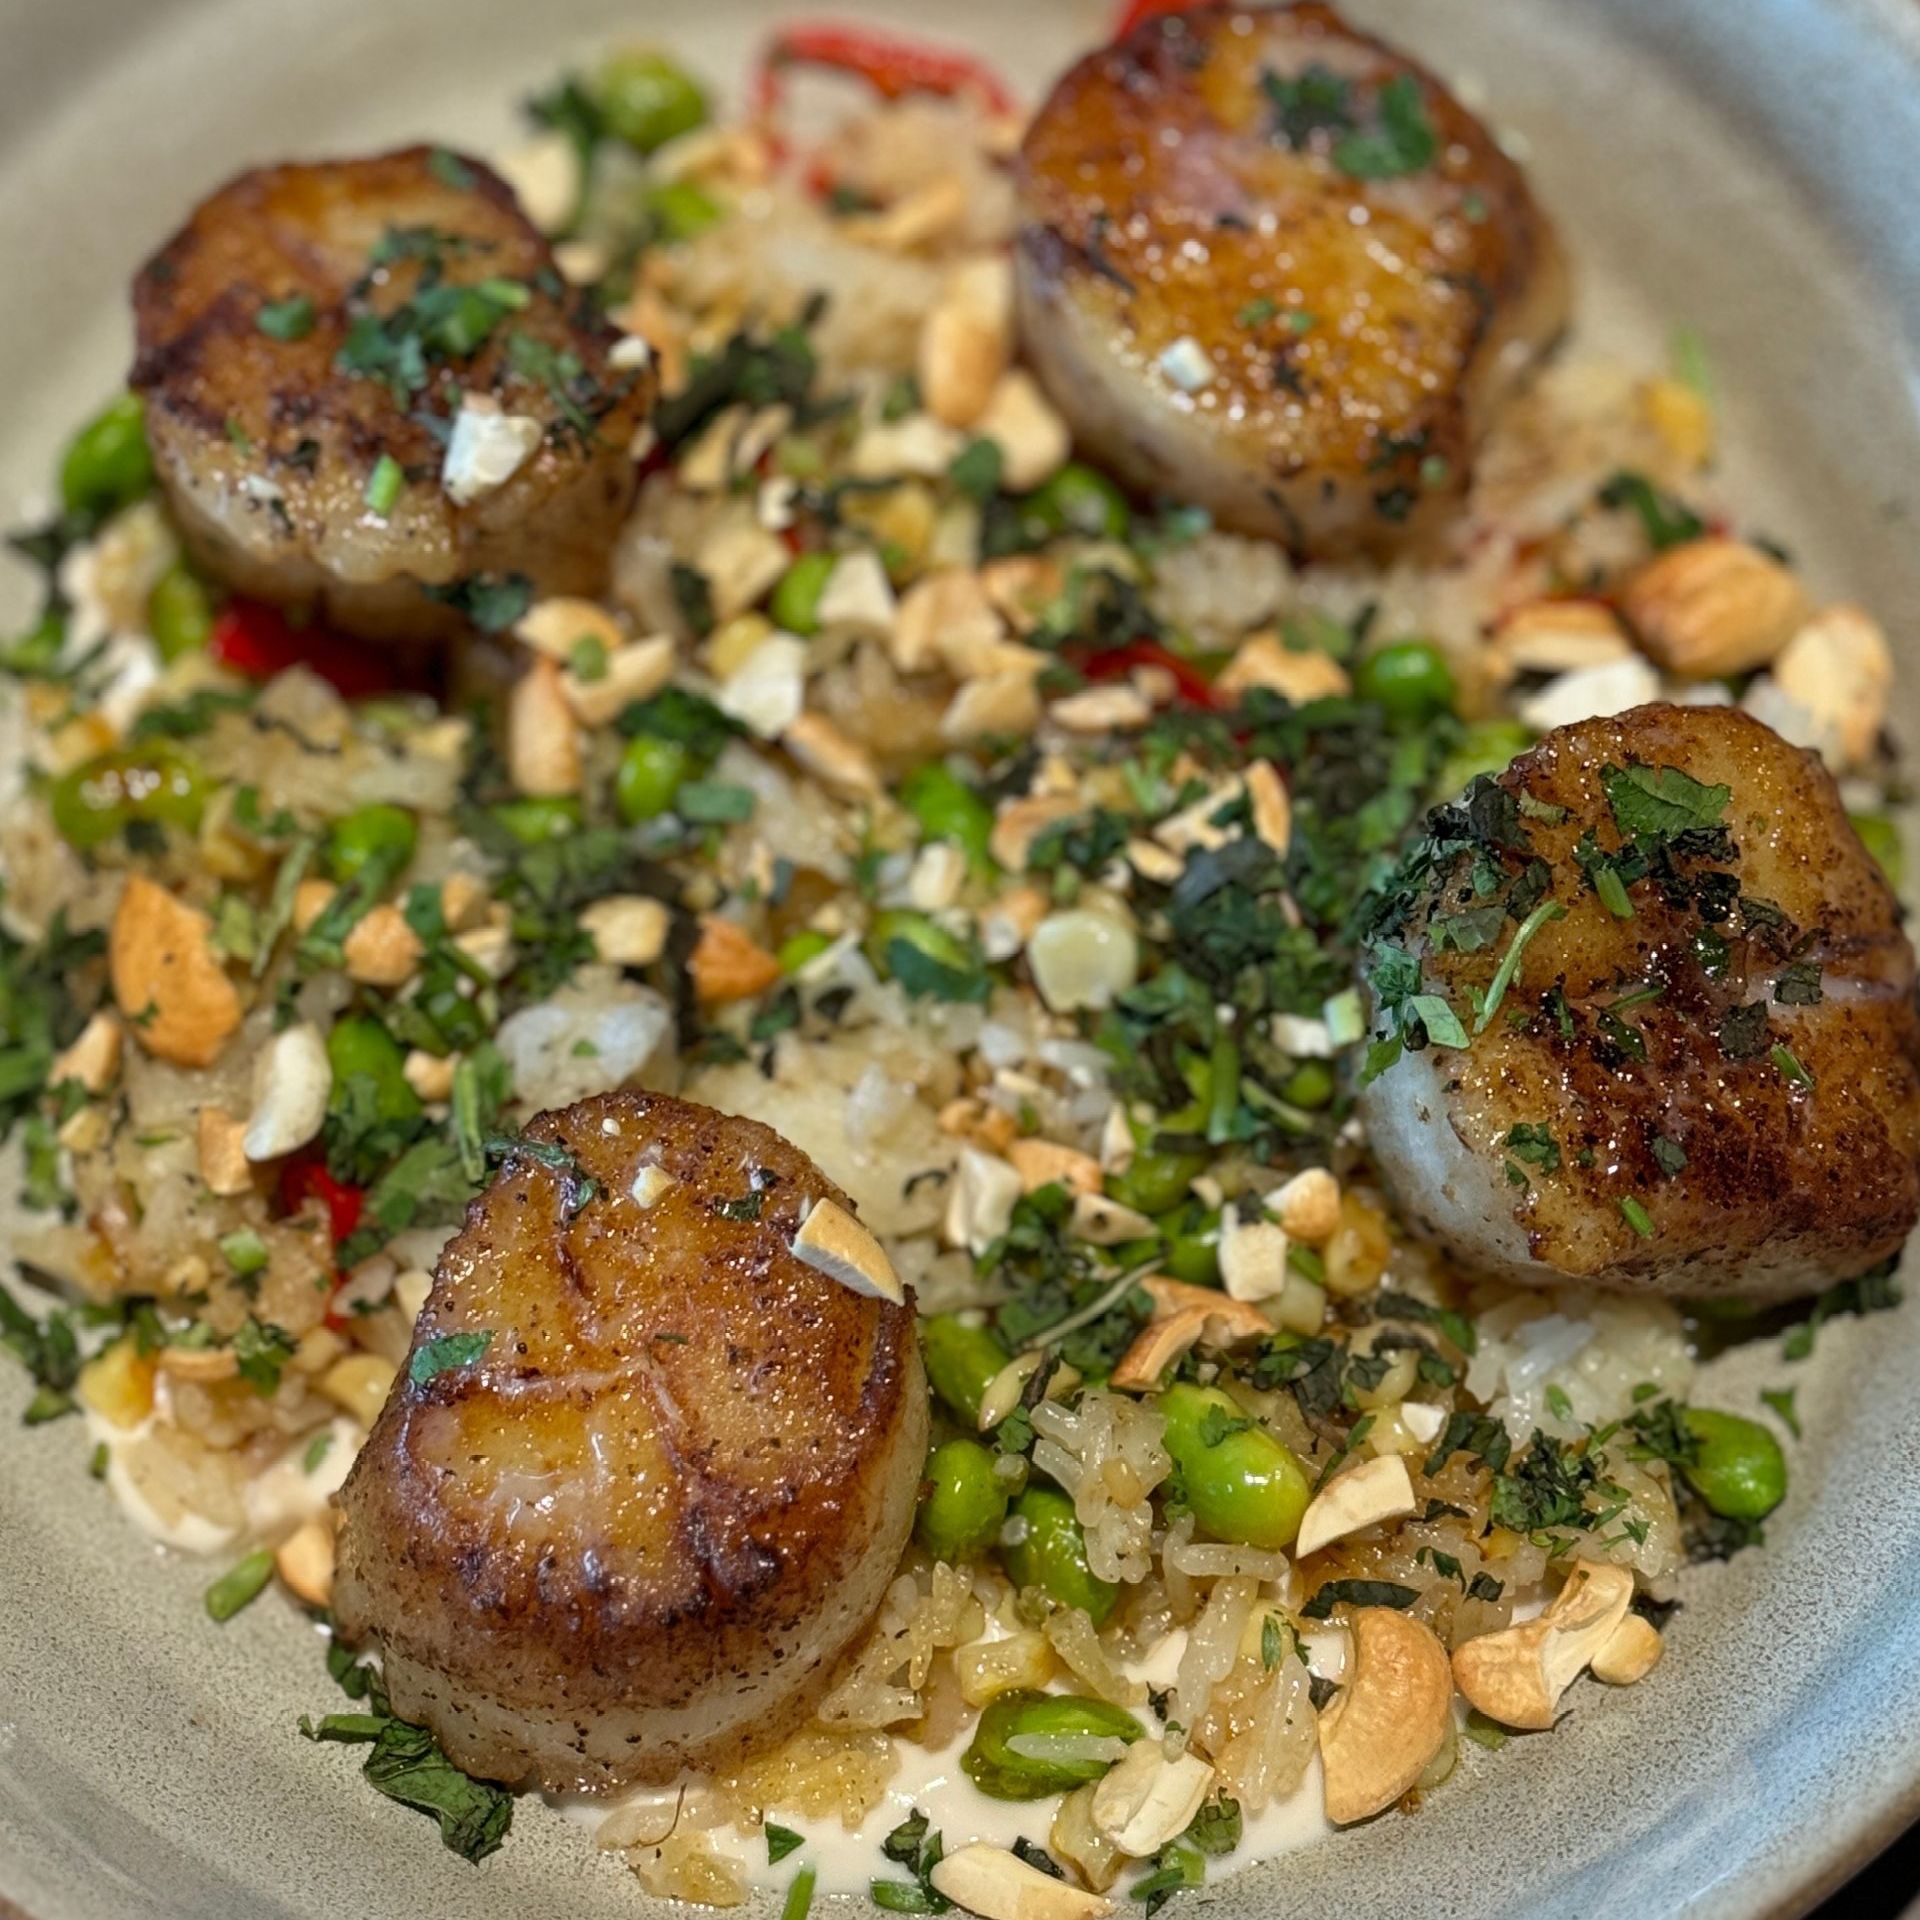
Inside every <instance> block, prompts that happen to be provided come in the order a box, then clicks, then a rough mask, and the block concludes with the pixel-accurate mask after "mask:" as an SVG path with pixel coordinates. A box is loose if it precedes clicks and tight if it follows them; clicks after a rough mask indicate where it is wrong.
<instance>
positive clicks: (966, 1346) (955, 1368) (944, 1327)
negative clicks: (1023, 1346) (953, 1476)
mask: <svg viewBox="0 0 1920 1920" xmlns="http://www.w3.org/2000/svg"><path fill="white" fill-rule="evenodd" d="M920 1351H921V1354H922V1355H923V1356H924V1358H925V1360H926V1363H927V1381H928V1384H929V1385H930V1386H931V1387H932V1388H933V1390H934V1392H935V1393H937V1394H938V1395H939V1396H940V1398H941V1399H942V1400H944V1401H945V1402H946V1403H947V1405H948V1406H949V1407H951V1408H952V1409H953V1411H954V1412H955V1413H956V1414H958V1415H959V1416H960V1418H961V1419H962V1420H963V1421H965V1422H966V1424H967V1425H968V1426H970V1427H971V1426H974V1425H976V1424H977V1423H978V1421H979V1419H980V1401H981V1397H982V1396H983V1395H984V1394H985V1393H986V1390H987V1387H988V1385H989V1383H990V1382H991V1381H992V1379H993V1377H994V1375H995V1374H997V1373H998V1372H999V1371H1000V1370H1001V1368H1002V1367H1004V1366H1005V1365H1006V1364H1007V1362H1008V1361H1009V1360H1011V1359H1012V1358H1013V1355H1012V1354H1010V1353H1009V1352H1008V1351H1007V1350H1006V1348H1005V1347H1003V1346H1002V1345H1001V1344H1000V1340H999V1338H998V1336H997V1335H995V1334H993V1333H991V1332H989V1331H988V1329H987V1328H985V1327H973V1326H969V1325H968V1324H967V1323H966V1321H964V1320H961V1319H959V1318H957V1317H956V1316H955V1315H953V1314H951V1313H936V1314H934V1315H932V1316H931V1317H930V1318H928V1319H926V1320H923V1321H921V1323H920Z"/></svg>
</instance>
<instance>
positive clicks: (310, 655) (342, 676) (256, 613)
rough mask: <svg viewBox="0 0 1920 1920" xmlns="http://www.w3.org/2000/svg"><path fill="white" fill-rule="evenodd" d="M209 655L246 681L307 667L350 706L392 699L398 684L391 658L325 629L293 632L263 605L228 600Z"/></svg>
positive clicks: (217, 622) (281, 615)
mask: <svg viewBox="0 0 1920 1920" xmlns="http://www.w3.org/2000/svg"><path fill="white" fill-rule="evenodd" d="M207 644H208V651H209V652H211V653H212V655H213V657H214V658H215V659H216V660H218V661H219V662H220V663H221V665H222V666H227V667H231V668H232V669H233V670H234V672H235V673H242V674H245V675H246V677H247V678H248V679H249V680H271V679H272V678H273V676H274V675H275V674H276V673H284V672H286V670H287V669H288V668H289V667H300V666H304V667H311V668H312V669H313V671H314V672H315V673H317V674H318V675H319V676H320V677H321V679H323V680H325V681H326V682H327V683H328V684H329V685H330V686H332V687H333V688H334V689H335V691H337V692H338V693H340V694H342V695H343V696H344V697H345V698H347V699H349V700H364V699H366V698H368V697H369V696H370V695H372V694H377V693H391V692H392V691H393V690H394V688H395V686H396V685H397V684H398V682H397V680H396V678H395V675H394V671H393V666H392V662H391V660H390V658H389V657H388V656H387V655H385V654H382V653H381V652H379V651H378V650H377V649H376V648H373V647H371V646H368V645H366V644H365V643H364V642H362V641H358V640H349V639H346V638H345V637H344V636H343V635H340V634H337V633H329V632H328V631H327V629H326V628H324V627H296V626H294V625H293V624H292V623H291V622H290V621H289V620H288V619H287V617H286V615H285V614H284V613H282V612H281V611H280V609H279V608H278V607H274V606H269V605H268V604H267V603H266V602H265V601H264V600H230V601H228V603H227V604H226V606H224V607H223V608H222V609H221V610H220V612H219V614H218V615H217V616H216V618H215V620H214V623H213V633H212V636H211V638H210V639H209V641H208V643H207Z"/></svg>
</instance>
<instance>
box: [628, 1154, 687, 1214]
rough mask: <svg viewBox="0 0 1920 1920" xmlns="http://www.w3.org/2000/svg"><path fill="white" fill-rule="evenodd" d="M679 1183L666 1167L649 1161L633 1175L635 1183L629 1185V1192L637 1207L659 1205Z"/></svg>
mask: <svg viewBox="0 0 1920 1920" xmlns="http://www.w3.org/2000/svg"><path fill="white" fill-rule="evenodd" d="M679 1184H680V1182H679V1181H678V1180H676V1179H675V1178H674V1177H673V1175H672V1174H670V1173H669V1172H668V1171H667V1170H666V1168H665V1167H656V1166H655V1165H654V1164H653V1163H652V1161H648V1162H647V1164H646V1165H645V1166H643V1167H642V1168H641V1169H640V1171H639V1172H638V1173H636V1174H635V1175H634V1176H633V1184H632V1185H631V1186H630V1187H628V1189H627V1193H628V1196H629V1197H630V1198H631V1199H632V1201H633V1204H634V1205H635V1206H636V1207H652V1206H657V1205H659V1203H660V1201H661V1200H663V1199H664V1198H665V1197H666V1196H667V1195H668V1194H669V1193H671V1192H672V1191H673V1190H674V1188H675V1187H677V1186H678V1185H679Z"/></svg>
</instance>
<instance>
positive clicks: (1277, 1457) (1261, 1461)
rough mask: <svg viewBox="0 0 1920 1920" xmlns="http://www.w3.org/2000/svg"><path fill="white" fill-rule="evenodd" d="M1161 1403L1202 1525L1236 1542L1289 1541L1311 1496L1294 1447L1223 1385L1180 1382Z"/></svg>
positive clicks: (1171, 1446) (1170, 1446)
mask: <svg viewBox="0 0 1920 1920" xmlns="http://www.w3.org/2000/svg"><path fill="white" fill-rule="evenodd" d="M1157 1404H1158V1406H1159V1408H1160V1415H1161V1418H1162V1419H1163V1420H1164V1421H1165V1422H1166V1446H1167V1451H1168V1453H1170V1454H1171V1455H1172V1456H1173V1461H1174V1464H1175V1466H1177V1467H1178V1468H1179V1469H1180V1477H1181V1480H1182V1483H1183V1484H1184V1485H1185V1487H1186V1492H1187V1504H1188V1505H1189V1506H1190V1507H1191V1508H1192V1509H1193V1517H1194V1519H1195V1520H1196V1521H1197V1522H1198V1523H1199V1525H1200V1526H1201V1528H1202V1529H1203V1530H1204V1531H1206V1532H1207V1533H1210V1534H1211V1535H1213V1537H1214V1538H1215V1539H1216V1540H1230V1541H1232V1542H1234V1543H1235V1544H1236V1545H1239V1546H1245V1547H1266V1548H1276V1547H1289V1546H1291V1545H1292V1544H1293V1537H1294V1535H1295V1534H1297V1533H1298V1532H1299V1531H1300V1516H1301V1515H1302V1514H1303V1513H1304V1512H1305V1511H1306V1509H1307V1502H1308V1501H1309V1500H1310V1499H1311V1498H1312V1497H1313V1489H1312V1487H1311V1485H1310V1484H1309V1483H1308V1480H1307V1475H1306V1470H1305V1468H1303V1467H1302V1466H1301V1464H1300V1462H1299V1461H1298V1460H1296V1459H1295V1458H1294V1456H1293V1454H1292V1453H1291V1451H1289V1449H1288V1448H1286V1447H1285V1446H1283V1445H1282V1444H1281V1443H1280V1442H1279V1441H1278V1440H1276V1439H1275V1438H1274V1437H1273V1435H1272V1434H1270V1433H1269V1432H1268V1431H1267V1430H1266V1428H1265V1427H1263V1426H1260V1425H1259V1424H1258V1423H1257V1422H1255V1421H1253V1420H1250V1419H1248V1418H1247V1416H1246V1415H1245V1414H1243V1413H1242V1412H1241V1411H1240V1409H1239V1407H1237V1406H1236V1405H1235V1404H1234V1402H1233V1401H1232V1400H1231V1399H1230V1398H1229V1397H1228V1396H1227V1395H1226V1394H1224V1393H1222V1392H1221V1391H1220V1389H1219V1388H1218V1387H1196V1386H1190V1385H1187V1384H1185V1383H1176V1384H1175V1385H1173V1386H1171V1387H1169V1388H1168V1389H1167V1390H1166V1392H1164V1393H1163V1394H1161V1396H1160V1398H1159V1401H1158V1402H1157Z"/></svg>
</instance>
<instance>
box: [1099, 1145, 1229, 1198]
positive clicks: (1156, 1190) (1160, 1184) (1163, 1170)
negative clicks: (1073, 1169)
mask: <svg viewBox="0 0 1920 1920" xmlns="http://www.w3.org/2000/svg"><path fill="white" fill-rule="evenodd" d="M1206 1170H1207V1156H1206V1155H1205V1154H1204V1153H1168V1152H1165V1151H1163V1150H1162V1149H1160V1148H1158V1147H1141V1148H1140V1149H1139V1150H1138V1151H1137V1152H1136V1153H1135V1154H1134V1156H1133V1158H1132V1159H1131V1160H1129V1161H1128V1162H1127V1164H1126V1166H1125V1167H1123V1168H1122V1169H1121V1171H1120V1172H1118V1173H1115V1174H1110V1175H1108V1177H1107V1193H1108V1196H1109V1197H1110V1198H1112V1199H1115V1200H1118V1201H1119V1202H1120V1204H1121V1205H1122V1206H1123V1207H1132V1208H1133V1209H1134V1211H1135V1212H1136V1213H1154V1214H1158V1213H1166V1212H1167V1211H1169V1209H1171V1208H1173V1207H1177V1206H1178V1205H1179V1204H1180V1202H1181V1201H1182V1200H1184V1199H1185V1198H1186V1197H1187V1188H1188V1186H1189V1184H1190V1183H1191V1182H1192V1180H1193V1178H1194V1176H1195V1175H1196V1174H1201V1173H1205V1172H1206Z"/></svg>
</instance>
